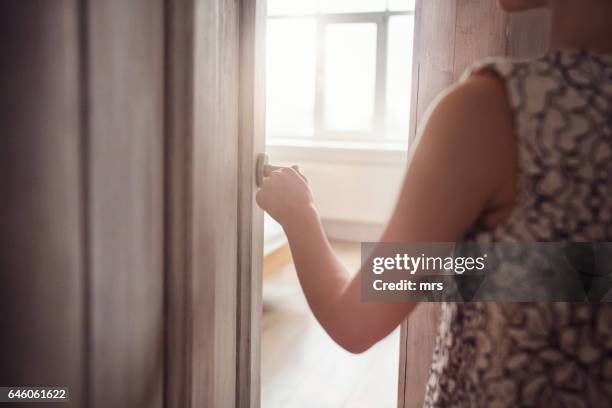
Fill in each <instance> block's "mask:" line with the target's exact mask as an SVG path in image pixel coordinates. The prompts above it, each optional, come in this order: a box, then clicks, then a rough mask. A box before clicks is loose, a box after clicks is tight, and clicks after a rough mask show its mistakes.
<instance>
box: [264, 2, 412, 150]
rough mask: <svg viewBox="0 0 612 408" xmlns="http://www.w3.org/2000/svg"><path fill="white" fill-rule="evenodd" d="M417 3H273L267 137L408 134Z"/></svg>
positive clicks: (368, 138)
mask: <svg viewBox="0 0 612 408" xmlns="http://www.w3.org/2000/svg"><path fill="white" fill-rule="evenodd" d="M413 32H414V0H320V1H317V0H269V16H268V30H267V68H266V81H267V83H266V95H267V96H266V98H267V115H266V120H267V124H266V130H267V135H268V138H269V139H268V140H274V139H278V140H280V139H282V140H287V139H291V138H302V139H308V140H309V143H310V141H312V142H314V143H316V142H319V141H320V142H325V143H327V142H333V143H335V142H337V141H339V140H342V141H348V142H351V143H353V142H366V143H376V142H383V143H397V144H402V145H406V144H407V142H408V137H409V127H410V126H409V121H410V112H411V110H410V101H411V93H412V91H411V81H412V60H413V57H412V53H413V51H412V49H413V36H414V33H413Z"/></svg>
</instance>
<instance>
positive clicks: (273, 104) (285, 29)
mask: <svg viewBox="0 0 612 408" xmlns="http://www.w3.org/2000/svg"><path fill="white" fill-rule="evenodd" d="M267 38H268V41H267V46H268V50H267V67H266V127H267V132H268V134H272V135H291V136H293V137H296V136H297V137H300V136H312V135H313V132H314V127H313V126H314V97H315V54H316V46H315V40H316V22H315V20H314V19H312V18H289V19H278V20H272V21H270V22H269V23H268V36H267Z"/></svg>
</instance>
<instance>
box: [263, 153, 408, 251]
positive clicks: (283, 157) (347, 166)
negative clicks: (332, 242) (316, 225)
mask: <svg viewBox="0 0 612 408" xmlns="http://www.w3.org/2000/svg"><path fill="white" fill-rule="evenodd" d="M266 150H267V152H268V154H269V156H270V158H271V162H272V163H274V164H278V165H282V166H290V165H294V164H297V165H299V166H300V171H301V172H302V173H303V174H304V175H305V176H306V177H307V178H308V181H309V183H310V185H311V187H312V190H313V194H314V196H315V200H316V204H317V208H318V209H319V212H320V214H321V217H322V219H323V223H324V226H325V228H326V231H327V233H328V235H329V236H330V237H331V238H335V239H341V240H352V241H367V240H376V239H377V238H378V236H379V235H380V233H381V232H382V229H383V227H384V225H385V224H386V222H387V220H388V218H389V216H390V214H391V211H392V210H393V206H394V204H395V200H396V196H397V194H398V192H399V188H400V186H401V182H402V180H403V176H404V172H405V166H406V158H407V152H406V150H404V149H380V148H378V149H377V148H372V147H371V146H370V147H363V146H361V147H360V146H359V145H358V144H354V145H351V146H347V147H344V148H337V147H321V146H318V147H315V146H308V147H304V146H301V147H296V146H290V147H287V146H278V145H276V146H274V145H268V146H267V147H266Z"/></svg>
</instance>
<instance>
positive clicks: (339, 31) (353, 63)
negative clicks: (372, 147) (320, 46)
mask: <svg viewBox="0 0 612 408" xmlns="http://www.w3.org/2000/svg"><path fill="white" fill-rule="evenodd" d="M325 35H326V36H325V88H324V89H325V90H324V99H325V126H326V128H327V129H329V130H370V128H371V125H372V115H373V112H374V89H375V79H376V78H375V77H376V24H372V23H351V24H330V25H328V26H327V27H326V33H325Z"/></svg>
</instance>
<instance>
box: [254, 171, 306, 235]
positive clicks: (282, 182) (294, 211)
mask: <svg viewBox="0 0 612 408" xmlns="http://www.w3.org/2000/svg"><path fill="white" fill-rule="evenodd" d="M255 200H256V201H257V204H258V205H259V207H261V209H263V210H265V211H266V212H267V213H268V214H270V215H271V216H272V218H274V219H275V220H276V221H278V223H279V224H281V225H282V226H283V227H287V225H288V224H289V223H290V222H291V221H292V220H299V219H301V218H303V217H304V216H305V215H307V214H312V213H313V210H314V205H313V200H312V191H311V190H310V186H309V185H308V181H307V180H306V178H305V177H304V176H303V175H302V174H300V173H299V172H298V171H297V167H296V166H294V167H293V168H287V167H284V168H281V169H279V170H275V171H273V172H272V173H270V176H269V177H268V178H266V179H265V180H264V182H263V184H262V186H261V188H260V189H259V191H257V194H256V195H255Z"/></svg>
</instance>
